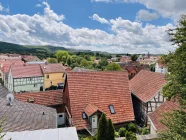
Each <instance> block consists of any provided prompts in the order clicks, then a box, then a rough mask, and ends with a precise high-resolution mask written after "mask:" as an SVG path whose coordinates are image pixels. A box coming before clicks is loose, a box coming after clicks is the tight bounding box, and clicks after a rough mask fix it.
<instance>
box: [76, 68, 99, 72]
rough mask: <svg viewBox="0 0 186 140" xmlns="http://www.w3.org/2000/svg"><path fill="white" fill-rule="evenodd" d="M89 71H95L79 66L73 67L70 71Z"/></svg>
mask: <svg viewBox="0 0 186 140" xmlns="http://www.w3.org/2000/svg"><path fill="white" fill-rule="evenodd" d="M91 71H96V70H92V69H86V68H80V67H75V68H74V69H73V70H72V72H91Z"/></svg>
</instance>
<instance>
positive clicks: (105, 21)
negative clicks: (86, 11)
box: [90, 14, 109, 24]
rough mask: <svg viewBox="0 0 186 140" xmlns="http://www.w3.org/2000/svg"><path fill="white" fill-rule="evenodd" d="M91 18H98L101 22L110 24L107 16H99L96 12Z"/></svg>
mask: <svg viewBox="0 0 186 140" xmlns="http://www.w3.org/2000/svg"><path fill="white" fill-rule="evenodd" d="M90 18H91V19H93V20H96V21H98V22H100V23H101V24H108V23H109V21H108V20H106V19H105V18H101V17H99V16H98V15H97V14H94V15H93V16H92V17H90Z"/></svg>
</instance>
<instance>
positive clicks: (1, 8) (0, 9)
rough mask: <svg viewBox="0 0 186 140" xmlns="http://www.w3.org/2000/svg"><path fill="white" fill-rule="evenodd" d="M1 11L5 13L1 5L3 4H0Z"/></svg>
mask: <svg viewBox="0 0 186 140" xmlns="http://www.w3.org/2000/svg"><path fill="white" fill-rule="evenodd" d="M0 11H3V6H2V5H1V3H0Z"/></svg>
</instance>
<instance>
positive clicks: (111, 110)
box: [109, 105, 116, 114]
mask: <svg viewBox="0 0 186 140" xmlns="http://www.w3.org/2000/svg"><path fill="white" fill-rule="evenodd" d="M109 109H110V113H111V114H115V113H116V112H115V110H114V106H113V105H109Z"/></svg>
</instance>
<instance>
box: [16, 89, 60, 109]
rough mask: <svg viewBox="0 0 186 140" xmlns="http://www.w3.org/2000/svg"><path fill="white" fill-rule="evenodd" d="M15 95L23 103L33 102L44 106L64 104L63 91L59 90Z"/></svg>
mask: <svg viewBox="0 0 186 140" xmlns="http://www.w3.org/2000/svg"><path fill="white" fill-rule="evenodd" d="M14 95H15V97H16V98H17V99H18V100H20V101H22V102H28V100H33V103H35V104H39V105H44V106H55V105H61V104H63V94H62V91H59V90H52V91H43V92H32V93H30V92H27V93H19V94H14Z"/></svg>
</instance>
